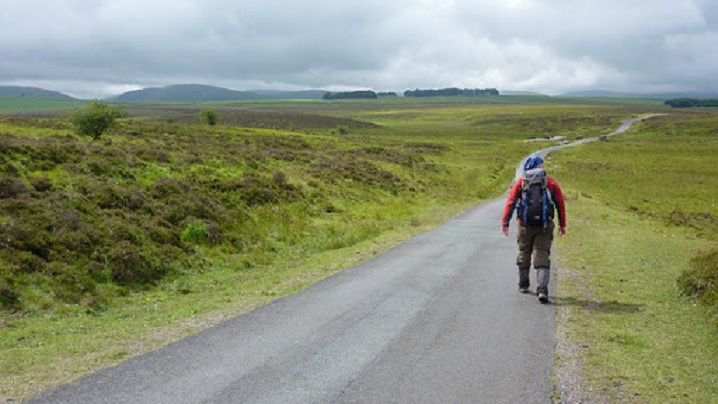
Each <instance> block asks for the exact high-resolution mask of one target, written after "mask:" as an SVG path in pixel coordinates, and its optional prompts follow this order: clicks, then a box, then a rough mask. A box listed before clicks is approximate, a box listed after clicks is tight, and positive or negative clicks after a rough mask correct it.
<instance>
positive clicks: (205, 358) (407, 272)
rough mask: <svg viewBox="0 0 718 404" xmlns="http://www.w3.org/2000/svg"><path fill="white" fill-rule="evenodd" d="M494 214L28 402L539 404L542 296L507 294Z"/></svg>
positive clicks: (544, 378)
mask: <svg viewBox="0 0 718 404" xmlns="http://www.w3.org/2000/svg"><path fill="white" fill-rule="evenodd" d="M627 125H628V126H630V124H627ZM628 126H626V127H625V129H627V127H628ZM622 129H623V130H625V129H624V127H622ZM542 153H543V152H542ZM502 206H503V201H502V200H495V201H492V202H489V203H486V204H483V205H481V206H477V207H475V208H473V209H470V210H469V211H467V212H464V213H463V214H461V215H460V216H457V217H456V218H454V219H452V220H449V221H448V222H446V223H445V224H444V225H442V226H441V227H439V228H437V229H435V230H433V231H430V232H428V233H425V234H422V235H420V236H418V237H415V238H412V239H410V240H408V241H406V242H405V243H403V244H401V245H399V246H398V247H396V248H394V249H392V250H390V251H388V252H386V253H384V254H382V255H380V256H378V257H376V258H375V259H373V260H371V261H368V262H365V263H363V264H361V265H358V266H356V267H353V268H349V269H346V270H344V271H341V272H339V273H337V274H335V275H333V276H331V277H329V278H327V279H325V280H323V281H321V282H318V283H316V284H314V285H312V286H310V287H308V288H306V289H304V290H303V291H301V292H300V293H297V294H295V295H292V296H289V297H286V298H282V299H278V300H276V301H274V302H272V303H270V304H268V305H266V306H263V307H261V308H258V309H256V310H254V311H252V312H249V313H246V314H244V315H241V316H238V317H236V318H233V319H231V320H229V321H226V322H224V323H222V324H219V325H217V326H215V327H212V328H209V329H207V330H204V331H202V332H200V333H198V334H195V335H193V336H190V337H188V338H185V339H183V340H181V341H178V342H176V343H173V344H170V345H168V346H165V347H163V348H160V349H157V350H155V351H152V352H149V353H147V354H144V355H141V356H137V357H134V358H132V359H129V360H127V361H126V362H124V363H122V364H121V365H119V366H117V367H114V368H110V369H106V370H103V371H100V372H98V373H95V374H92V375H90V376H87V377H85V378H82V379H80V380H79V381H77V382H75V383H72V384H68V385H64V386H61V387H59V388H56V389H53V390H50V391H47V392H44V393H42V394H40V395H38V396H37V397H36V398H35V399H34V400H32V401H31V402H34V403H113V404H114V403H168V404H177V403H437V402H440V403H548V402H550V401H551V396H552V394H553V384H552V382H551V370H552V366H553V355H554V345H555V340H554V331H555V322H554V316H555V308H554V306H553V305H552V304H551V302H552V301H553V298H551V300H550V301H549V304H540V303H539V302H538V301H537V299H536V296H535V295H534V294H521V293H519V292H518V288H517V281H518V274H517V269H516V266H515V256H516V241H515V240H516V238H515V235H511V236H510V237H508V238H507V237H504V236H503V235H502V234H501V232H500V227H501V226H500V216H501V212H502ZM511 231H512V232H513V231H515V226H514V227H512V230H511ZM554 278H555V276H554ZM532 283H533V284H534V285H535V283H536V282H535V272H533V271H532ZM553 290H554V288H553V284H551V285H550V291H553Z"/></svg>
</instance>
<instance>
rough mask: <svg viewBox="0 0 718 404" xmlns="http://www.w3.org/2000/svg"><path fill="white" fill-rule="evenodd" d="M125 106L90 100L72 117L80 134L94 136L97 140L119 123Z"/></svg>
mask: <svg viewBox="0 0 718 404" xmlns="http://www.w3.org/2000/svg"><path fill="white" fill-rule="evenodd" d="M123 108H124V107H123V106H117V107H113V106H111V105H108V104H106V103H104V102H102V101H99V100H94V101H90V104H89V105H87V107H86V108H85V109H82V110H80V111H77V112H76V113H74V114H73V115H72V116H71V117H70V122H72V124H73V125H74V126H75V131H77V133H78V134H79V135H83V136H92V139H93V140H97V139H99V138H100V136H102V134H103V133H104V132H105V131H106V130H107V129H109V128H111V127H113V126H115V125H117V119H119V118H122V117H123V116H124V113H123V112H122V109H123Z"/></svg>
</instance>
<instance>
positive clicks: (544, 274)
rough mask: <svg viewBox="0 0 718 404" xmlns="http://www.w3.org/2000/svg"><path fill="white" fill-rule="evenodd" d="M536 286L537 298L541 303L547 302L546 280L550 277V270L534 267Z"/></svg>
mask: <svg viewBox="0 0 718 404" xmlns="http://www.w3.org/2000/svg"><path fill="white" fill-rule="evenodd" d="M536 271H537V273H538V274H537V278H538V279H537V281H538V287H537V288H536V292H537V293H538V299H539V302H541V303H546V302H548V282H549V279H550V278H551V272H550V270H549V269H548V268H536Z"/></svg>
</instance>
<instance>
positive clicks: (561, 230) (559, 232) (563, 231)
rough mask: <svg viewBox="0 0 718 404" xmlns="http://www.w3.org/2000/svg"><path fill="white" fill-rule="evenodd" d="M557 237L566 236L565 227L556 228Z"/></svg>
mask: <svg viewBox="0 0 718 404" xmlns="http://www.w3.org/2000/svg"><path fill="white" fill-rule="evenodd" d="M558 235H559V236H565V235H566V227H559V228H558Z"/></svg>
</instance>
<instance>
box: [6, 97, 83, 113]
mask: <svg viewBox="0 0 718 404" xmlns="http://www.w3.org/2000/svg"><path fill="white" fill-rule="evenodd" d="M86 103H87V102H86V101H82V100H72V99H48V98H3V97H0V115H7V114H17V113H33V112H51V111H64V110H69V109H77V108H82V107H84V106H85V104H86Z"/></svg>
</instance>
